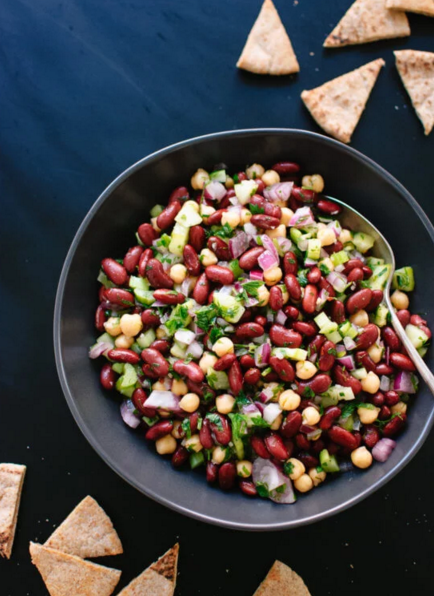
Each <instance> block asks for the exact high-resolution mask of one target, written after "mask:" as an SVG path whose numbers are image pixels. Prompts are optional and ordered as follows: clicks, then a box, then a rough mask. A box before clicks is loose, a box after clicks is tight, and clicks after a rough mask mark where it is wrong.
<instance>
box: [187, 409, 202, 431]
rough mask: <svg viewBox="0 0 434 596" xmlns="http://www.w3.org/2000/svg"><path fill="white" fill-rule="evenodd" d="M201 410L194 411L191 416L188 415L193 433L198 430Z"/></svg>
mask: <svg viewBox="0 0 434 596" xmlns="http://www.w3.org/2000/svg"><path fill="white" fill-rule="evenodd" d="M199 418H200V415H199V412H193V414H190V416H189V417H188V420H189V422H190V430H191V434H193V435H194V434H195V432H196V431H197V427H198V424H199Z"/></svg>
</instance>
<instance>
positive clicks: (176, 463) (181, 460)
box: [172, 446, 189, 468]
mask: <svg viewBox="0 0 434 596" xmlns="http://www.w3.org/2000/svg"><path fill="white" fill-rule="evenodd" d="M188 457H189V453H188V451H187V449H185V447H182V446H180V447H178V449H177V450H176V451H175V453H174V454H173V455H172V465H173V467H174V468H180V467H181V466H183V465H184V464H185V463H186V462H187V460H188Z"/></svg>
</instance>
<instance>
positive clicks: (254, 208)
mask: <svg viewBox="0 0 434 596" xmlns="http://www.w3.org/2000/svg"><path fill="white" fill-rule="evenodd" d="M249 209H250V212H251V214H252V215H260V214H261V213H264V212H265V209H264V208H263V207H260V206H259V205H252V203H249Z"/></svg>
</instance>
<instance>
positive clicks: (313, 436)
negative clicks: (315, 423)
mask: <svg viewBox="0 0 434 596" xmlns="http://www.w3.org/2000/svg"><path fill="white" fill-rule="evenodd" d="M321 434H322V430H321V429H320V428H316V429H315V430H313V431H312V432H310V433H307V435H306V439H308V440H309V441H316V440H317V439H319V438H320V436H321Z"/></svg>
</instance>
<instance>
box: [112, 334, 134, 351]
mask: <svg viewBox="0 0 434 596" xmlns="http://www.w3.org/2000/svg"><path fill="white" fill-rule="evenodd" d="M133 343H134V337H128V335H123V334H122V335H118V336H117V338H116V339H115V346H116V347H117V348H126V349H129V348H131V346H132V345H133Z"/></svg>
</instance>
